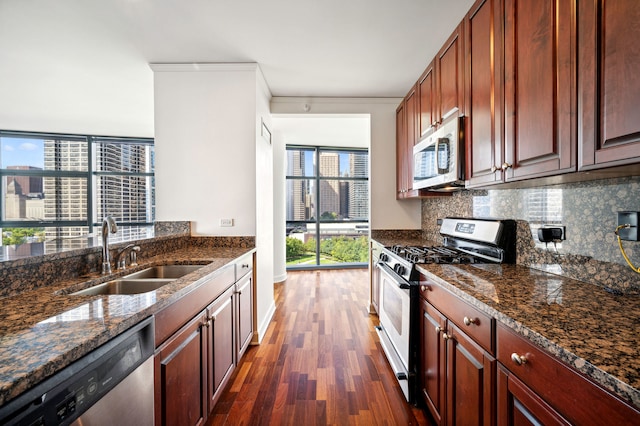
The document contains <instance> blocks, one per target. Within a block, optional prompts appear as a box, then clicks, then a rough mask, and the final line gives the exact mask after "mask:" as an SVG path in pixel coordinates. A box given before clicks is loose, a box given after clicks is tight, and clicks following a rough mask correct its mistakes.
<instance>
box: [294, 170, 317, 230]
mask: <svg viewBox="0 0 640 426" xmlns="http://www.w3.org/2000/svg"><path fill="white" fill-rule="evenodd" d="M315 194H316V191H315V181H314V180H310V179H287V220H288V221H290V220H313V219H315V216H316V211H315V206H316V200H315Z"/></svg>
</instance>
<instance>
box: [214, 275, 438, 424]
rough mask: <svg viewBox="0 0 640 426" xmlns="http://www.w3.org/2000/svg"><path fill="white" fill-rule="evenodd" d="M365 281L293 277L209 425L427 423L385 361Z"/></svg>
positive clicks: (281, 288)
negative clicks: (262, 337)
mask: <svg viewBox="0 0 640 426" xmlns="http://www.w3.org/2000/svg"><path fill="white" fill-rule="evenodd" d="M368 283H369V278H368V272H367V271H366V270H364V269H362V270H360V269H357V270H352V269H350V270H325V271H300V272H289V273H288V278H287V281H286V282H284V283H282V284H276V285H275V300H276V313H275V315H274V318H273V322H272V323H271V324H270V326H269V328H268V331H267V333H266V335H265V337H264V339H263V341H262V343H261V344H260V345H258V346H253V347H250V348H249V350H248V351H247V353H246V354H245V356H244V358H243V360H242V362H241V363H240V365H239V366H238V368H237V369H236V371H235V372H234V376H233V377H232V379H231V382H230V383H229V386H228V388H227V389H226V390H225V393H224V394H223V395H222V397H221V399H220V400H219V402H218V404H217V405H216V407H215V408H214V410H213V412H212V413H211V416H210V418H209V420H208V423H207V425H254V424H255V425H258V424H260V425H262V424H264V425H267V424H268V425H286V424H289V425H351V424H354V425H430V424H431V423H430V420H429V418H428V417H426V415H425V413H424V412H423V411H422V410H420V409H418V408H416V407H414V406H412V405H410V404H408V403H407V402H406V401H405V400H404V397H403V395H402V392H401V390H400V388H399V386H398V385H397V383H396V381H395V377H394V376H393V373H392V371H391V369H390V367H389V365H388V363H387V360H386V359H385V357H384V353H383V352H382V348H381V347H380V343H379V341H378V336H377V335H376V333H375V330H374V329H373V327H374V325H376V324H377V316H375V315H369V314H368V313H367V311H366V305H367V301H368V295H369V284H368Z"/></svg>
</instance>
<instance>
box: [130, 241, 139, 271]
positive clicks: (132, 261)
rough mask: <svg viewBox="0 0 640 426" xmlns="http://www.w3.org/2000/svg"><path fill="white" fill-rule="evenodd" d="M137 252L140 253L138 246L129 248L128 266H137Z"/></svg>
mask: <svg viewBox="0 0 640 426" xmlns="http://www.w3.org/2000/svg"><path fill="white" fill-rule="evenodd" d="M139 251H140V246H133V247H132V248H131V252H130V253H129V266H138V252H139Z"/></svg>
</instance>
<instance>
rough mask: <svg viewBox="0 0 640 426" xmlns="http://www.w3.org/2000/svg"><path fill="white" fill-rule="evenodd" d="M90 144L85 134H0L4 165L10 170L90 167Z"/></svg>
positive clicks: (79, 168)
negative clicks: (55, 136)
mask: <svg viewBox="0 0 640 426" xmlns="http://www.w3.org/2000/svg"><path fill="white" fill-rule="evenodd" d="M87 146H88V145H87V141H86V140H85V139H84V138H78V139H74V138H64V139H55V138H46V137H43V138H33V137H15V136H0V148H1V149H0V158H1V160H2V161H1V162H0V163H1V165H0V167H2V168H3V169H9V170H58V171H87V170H88V158H87Z"/></svg>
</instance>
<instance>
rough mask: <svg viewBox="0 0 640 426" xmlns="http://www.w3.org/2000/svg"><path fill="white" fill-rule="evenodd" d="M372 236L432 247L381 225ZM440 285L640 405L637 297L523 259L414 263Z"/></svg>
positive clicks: (639, 300) (639, 303) (639, 311)
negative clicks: (519, 261)
mask: <svg viewBox="0 0 640 426" xmlns="http://www.w3.org/2000/svg"><path fill="white" fill-rule="evenodd" d="M372 239H374V240H375V241H377V242H379V243H381V244H382V245H384V246H392V245H394V244H401V245H417V246H431V245H435V243H434V242H432V241H429V240H426V239H423V238H420V237H418V236H416V237H415V238H410V237H409V238H408V237H407V236H406V235H400V236H397V235H394V233H393V232H385V233H384V234H383V235H375V236H374V237H373V238H372ZM418 269H419V270H420V271H421V272H424V273H426V274H427V275H428V276H429V277H431V278H433V279H434V281H436V282H437V283H438V284H441V285H442V286H443V287H444V288H446V289H448V290H450V291H451V292H452V293H454V294H456V295H458V296H459V297H460V298H461V299H463V300H465V301H467V302H468V303H469V304H472V305H474V306H476V307H477V308H479V309H480V310H482V311H483V312H486V313H487V314H488V315H491V316H493V317H494V318H496V320H497V321H500V322H501V323H503V324H505V325H506V326H508V327H509V328H510V329H512V330H513V331H515V332H516V333H518V334H519V335H521V336H523V337H524V338H526V339H528V340H530V341H531V342H533V343H535V344H536V345H538V346H539V347H541V348H543V349H545V350H546V351H547V352H549V353H551V354H552V355H554V356H556V357H557V358H558V359H560V360H562V361H563V362H565V363H566V364H569V365H571V366H572V367H573V368H575V369H576V370H578V371H580V372H582V373H583V374H585V375H586V376H588V377H590V378H591V379H593V380H594V381H595V382H596V383H599V384H600V385H601V386H603V387H604V388H606V389H608V390H610V391H612V392H613V393H615V394H617V395H619V396H620V397H621V398H622V399H624V400H626V401H629V402H631V403H632V404H634V405H635V406H636V407H637V408H640V358H639V357H638V348H639V347H640V297H639V296H635V295H614V294H611V293H608V292H607V291H605V290H604V289H603V288H602V287H599V286H596V285H593V284H589V283H585V282H582V281H578V280H574V279H571V278H566V277H563V276H560V275H556V274H553V273H550V272H545V271H542V270H538V269H533V268H529V267H526V266H520V265H506V264H502V265H497V264H476V265H438V264H431V265H418Z"/></svg>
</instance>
